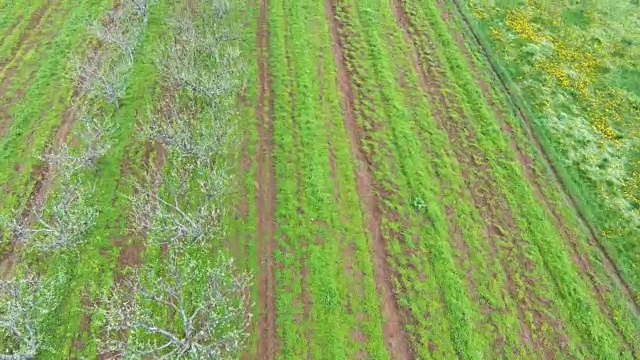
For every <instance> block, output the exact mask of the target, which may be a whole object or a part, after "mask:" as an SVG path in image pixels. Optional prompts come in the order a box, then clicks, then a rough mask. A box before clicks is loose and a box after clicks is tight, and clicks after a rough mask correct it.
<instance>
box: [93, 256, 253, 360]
mask: <svg viewBox="0 0 640 360" xmlns="http://www.w3.org/2000/svg"><path fill="white" fill-rule="evenodd" d="M203 268H206V269H207V270H205V271H204V272H203V270H202V269H203ZM235 272H236V270H235V268H234V266H233V262H232V261H231V260H230V259H229V258H226V257H220V258H219V260H218V261H217V262H216V264H213V265H212V266H208V267H205V266H202V265H200V266H198V265H197V264H196V263H195V262H194V261H192V260H189V259H183V260H181V261H179V260H177V259H176V257H175V256H171V259H170V260H169V263H168V264H167V267H166V275H165V276H161V275H159V274H158V273H157V270H154V269H152V268H150V267H145V268H142V269H140V270H138V271H136V273H135V274H134V276H133V277H131V278H130V279H129V280H126V282H125V284H123V285H122V286H120V287H119V289H118V291H117V292H116V293H114V294H112V295H111V296H109V297H107V299H106V303H105V305H106V307H105V308H104V309H101V310H99V311H100V312H101V315H102V318H103V321H104V327H103V328H104V331H105V332H104V334H103V336H102V338H103V339H105V340H104V341H102V342H100V344H99V348H100V351H101V352H102V353H103V354H112V355H115V356H117V357H124V358H126V359H138V358H142V357H145V356H146V357H149V358H154V359H232V358H235V357H236V356H237V355H238V352H239V351H240V350H241V349H242V345H243V344H244V342H245V340H246V337H247V328H248V326H249V320H250V318H249V315H247V312H246V308H247V307H248V306H249V304H248V299H247V296H246V294H247V286H248V282H249V279H248V278H247V276H245V275H234V274H235ZM194 284H199V285H198V286H194ZM202 284H206V285H204V286H202ZM166 319H174V320H173V321H169V322H167V320H166Z"/></svg>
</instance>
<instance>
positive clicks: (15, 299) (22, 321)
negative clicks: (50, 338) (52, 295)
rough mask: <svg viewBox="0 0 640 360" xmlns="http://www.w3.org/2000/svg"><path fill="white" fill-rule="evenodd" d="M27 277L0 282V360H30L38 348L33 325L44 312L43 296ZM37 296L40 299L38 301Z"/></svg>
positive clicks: (37, 338) (29, 276) (37, 335)
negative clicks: (1, 347)
mask: <svg viewBox="0 0 640 360" xmlns="http://www.w3.org/2000/svg"><path fill="white" fill-rule="evenodd" d="M40 290H41V289H40V282H39V281H38V279H37V278H36V277H35V276H34V275H33V274H31V273H28V274H27V275H26V276H25V277H24V278H21V279H18V280H2V279H0V339H2V340H3V342H2V344H3V346H5V348H4V350H3V351H2V353H0V359H6V360H21V359H34V358H35V356H36V353H37V351H38V349H39V348H40V347H41V343H40V341H39V334H38V330H37V328H38V326H37V325H38V324H37V322H38V321H39V320H40V319H42V318H43V317H44V316H45V315H46V314H47V312H48V310H47V308H45V307H43V306H41V305H42V304H45V305H46V304H47V302H46V301H42V297H43V296H44V295H45V294H46V292H42V291H40ZM39 296H40V298H38V297H39Z"/></svg>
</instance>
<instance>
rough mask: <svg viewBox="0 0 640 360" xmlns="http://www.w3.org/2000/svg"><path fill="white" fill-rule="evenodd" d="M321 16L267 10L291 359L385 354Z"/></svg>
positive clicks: (301, 8) (281, 300)
mask: <svg viewBox="0 0 640 360" xmlns="http://www.w3.org/2000/svg"><path fill="white" fill-rule="evenodd" d="M325 11H326V10H325V4H324V3H323V2H317V1H315V2H314V1H299V2H296V3H295V4H294V5H288V6H285V2H282V1H273V2H270V3H269V5H268V15H267V17H268V25H269V27H268V30H269V48H268V50H269V59H268V60H269V73H270V74H269V75H270V78H271V79H272V81H273V92H272V96H273V98H272V99H269V101H273V103H272V104H273V109H271V108H267V109H266V110H265V111H268V112H269V113H272V114H273V134H272V136H273V141H274V145H275V148H274V154H273V158H274V160H275V164H274V170H275V174H274V175H275V180H276V184H277V185H276V188H277V193H276V198H275V204H276V208H275V220H276V223H277V224H278V226H277V228H276V233H275V236H276V242H277V243H276V249H275V254H274V259H275V261H276V262H277V263H278V266H277V267H276V270H275V279H276V284H277V285H276V286H277V289H280V291H278V292H277V293H276V295H275V296H276V298H275V304H276V315H277V317H276V329H277V334H278V339H279V341H280V349H279V350H280V354H282V356H283V357H285V358H300V357H308V356H311V357H331V358H355V357H357V356H358V354H362V353H368V354H371V355H372V356H385V355H386V349H385V348H384V343H383V336H382V324H381V321H380V318H379V311H380V303H379V301H380V300H379V299H378V297H377V293H376V290H375V284H374V280H373V266H372V260H371V257H370V244H369V240H368V238H367V234H366V231H365V224H364V218H363V214H362V210H361V208H360V199H359V198H358V196H357V192H355V188H356V179H355V174H354V170H353V166H354V164H353V158H352V154H351V153H350V151H349V142H348V135H347V133H346V129H345V126H344V123H343V120H342V116H341V113H340V97H339V94H338V90H337V84H336V82H335V78H336V69H335V65H334V59H333V54H332V50H331V49H332V48H331V39H330V37H329V34H330V32H329V22H328V19H329V18H328V17H327V16H325ZM308 27H311V28H312V29H314V30H313V31H309V30H308ZM332 162H333V165H332ZM300 339H305V341H304V342H301V341H300Z"/></svg>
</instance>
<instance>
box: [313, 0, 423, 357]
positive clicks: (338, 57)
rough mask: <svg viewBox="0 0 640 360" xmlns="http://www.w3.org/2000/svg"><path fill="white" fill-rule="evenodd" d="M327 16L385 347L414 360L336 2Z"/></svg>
mask: <svg viewBox="0 0 640 360" xmlns="http://www.w3.org/2000/svg"><path fill="white" fill-rule="evenodd" d="M325 6H326V14H327V16H328V17H329V19H328V21H329V23H330V25H331V38H332V41H333V52H334V58H335V63H336V66H337V71H338V85H339V89H340V93H341V97H342V109H343V114H344V123H345V128H346V129H347V132H348V134H349V140H350V143H351V152H352V155H353V157H354V158H355V159H357V161H358V166H357V168H356V169H355V170H354V171H355V176H356V182H357V184H356V186H357V191H358V195H359V197H360V200H361V203H362V207H363V210H364V213H365V220H366V223H367V230H368V232H369V235H370V237H371V245H372V256H373V259H372V260H373V266H374V276H375V283H376V289H377V291H378V293H379V295H380V299H381V304H382V315H383V334H384V338H385V343H386V345H387V348H388V350H389V353H390V354H391V357H392V358H393V359H411V358H412V354H411V348H410V347H409V345H408V342H407V336H406V334H405V331H404V328H403V324H402V318H401V312H400V310H399V308H398V304H397V303H396V299H395V297H394V291H393V284H392V283H391V271H390V269H389V267H388V264H387V261H386V256H387V254H386V249H385V241H384V239H383V237H382V233H381V230H380V221H381V214H380V210H379V207H378V204H377V199H376V197H375V194H374V189H373V184H372V176H371V173H370V171H369V164H368V160H367V158H366V155H365V153H364V151H363V150H362V148H361V145H360V137H361V129H359V127H358V125H357V123H356V120H355V115H354V111H353V103H354V97H353V92H352V89H351V86H352V85H351V81H350V77H349V73H348V71H347V69H346V64H345V58H344V54H343V50H342V45H341V41H340V37H339V27H340V25H339V23H338V20H337V18H336V6H337V1H336V0H326V1H325Z"/></svg>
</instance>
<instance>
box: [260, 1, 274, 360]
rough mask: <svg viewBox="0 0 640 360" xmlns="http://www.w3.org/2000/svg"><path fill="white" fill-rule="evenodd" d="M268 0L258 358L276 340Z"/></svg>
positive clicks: (263, 45) (263, 21) (263, 23)
mask: <svg viewBox="0 0 640 360" xmlns="http://www.w3.org/2000/svg"><path fill="white" fill-rule="evenodd" d="M268 27H269V25H268V14H267V0H261V1H260V17H259V19H258V31H257V33H256V43H257V47H258V82H259V83H258V86H259V89H258V104H257V108H256V115H257V118H258V134H259V136H258V137H259V139H258V147H257V154H256V164H257V165H258V166H257V167H258V169H257V172H256V187H257V189H256V199H255V203H256V211H257V217H258V226H257V240H258V249H259V250H258V262H259V265H260V267H261V271H260V274H259V276H258V284H259V289H258V292H259V297H260V300H259V306H260V312H259V320H258V322H259V330H260V335H259V338H258V358H260V359H275V357H276V350H277V346H278V340H277V336H276V309H275V278H274V264H273V261H274V260H273V252H274V250H275V246H276V243H275V238H274V231H275V224H274V211H275V196H276V187H275V175H274V169H273V159H272V155H273V148H274V141H273V117H272V115H271V114H270V112H271V111H272V106H270V105H269V102H270V101H272V97H271V93H272V90H271V89H272V87H271V80H270V79H269V69H268V51H269V29H268Z"/></svg>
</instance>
